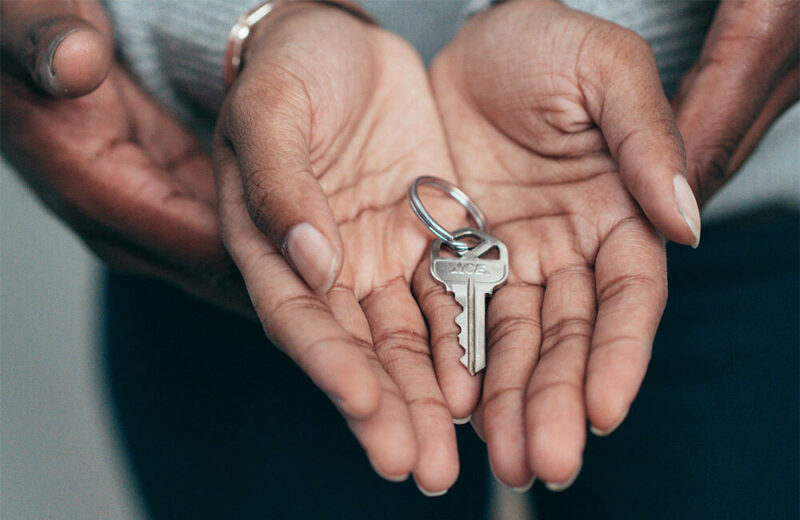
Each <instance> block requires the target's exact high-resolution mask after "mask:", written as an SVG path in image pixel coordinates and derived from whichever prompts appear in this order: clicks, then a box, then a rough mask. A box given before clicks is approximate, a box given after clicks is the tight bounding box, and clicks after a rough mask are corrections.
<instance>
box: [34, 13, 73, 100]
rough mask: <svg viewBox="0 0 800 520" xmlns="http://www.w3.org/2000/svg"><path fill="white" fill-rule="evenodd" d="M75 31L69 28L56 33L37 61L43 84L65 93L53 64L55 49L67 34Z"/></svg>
mask: <svg viewBox="0 0 800 520" xmlns="http://www.w3.org/2000/svg"><path fill="white" fill-rule="evenodd" d="M76 31H78V29H71V30H69V31H65V32H64V33H63V34H60V35H58V36H57V37H56V38H53V40H52V41H51V42H50V45H48V47H47V50H46V51H45V55H44V59H42V60H40V62H39V67H38V68H39V71H38V72H39V78H40V80H41V82H42V83H43V84H46V85H48V86H49V87H50V89H51V90H52V91H54V92H64V93H66V89H65V88H64V87H63V86H62V85H61V82H60V81H59V80H58V76H57V75H56V69H55V66H54V65H53V62H54V61H55V56H56V51H58V47H59V46H60V45H61V43H62V42H63V41H64V40H66V39H67V36H69V35H70V34H72V33H74V32H76Z"/></svg>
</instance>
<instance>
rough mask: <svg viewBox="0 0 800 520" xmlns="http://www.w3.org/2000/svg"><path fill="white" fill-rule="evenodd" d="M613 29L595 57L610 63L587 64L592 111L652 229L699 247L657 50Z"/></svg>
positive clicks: (696, 217) (697, 217)
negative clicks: (653, 51)
mask: <svg viewBox="0 0 800 520" xmlns="http://www.w3.org/2000/svg"><path fill="white" fill-rule="evenodd" d="M614 29H615V30H613V31H609V33H612V34H609V35H607V37H606V38H605V40H606V42H605V43H604V44H600V45H601V46H600V52H599V53H596V54H593V56H599V59H600V60H607V61H606V62H605V63H600V64H598V63H585V64H582V65H585V67H584V73H583V74H584V75H585V77H586V78H587V79H588V83H590V84H592V85H593V87H594V88H593V89H592V91H593V96H591V98H590V99H589V100H588V102H589V105H590V106H589V110H590V112H591V115H592V117H593V119H594V120H595V121H596V122H597V124H598V126H599V127H600V130H601V131H602V133H603V136H604V138H605V140H606V142H607V143H608V147H609V150H610V151H611V153H612V154H613V155H614V157H615V158H616V160H617V162H618V163H619V167H620V176H621V177H622V180H623V182H624V183H625V185H626V186H627V188H628V190H629V191H630V193H631V194H632V195H633V197H634V198H635V199H636V201H637V202H638V203H639V205H640V206H641V208H642V210H643V211H644V213H645V215H647V218H648V219H649V220H650V222H651V223H652V224H653V226H654V227H655V228H656V229H658V230H659V231H661V232H662V233H663V234H664V235H665V236H666V237H667V238H668V239H670V240H672V241H673V242H677V243H680V244H691V245H692V247H697V245H698V244H699V242H700V211H699V209H698V205H697V201H696V199H695V196H694V194H693V193H692V190H691V188H690V187H689V184H688V182H687V180H686V177H685V172H686V158H685V154H684V149H683V142H682V140H681V137H680V134H679V133H678V127H677V125H676V123H675V118H674V115H673V113H672V109H671V108H670V105H669V102H668V101H667V98H666V96H665V95H664V90H663V88H662V86H661V81H660V79H659V75H658V69H657V67H656V62H655V58H654V57H653V53H652V50H651V49H650V46H649V45H648V44H647V42H646V41H645V40H643V39H642V38H641V37H639V36H638V35H637V34H636V33H633V32H631V31H627V30H623V29H620V28H618V27H614ZM619 31H624V32H622V33H620V32H619ZM620 34H621V35H622V37H620ZM603 47H606V48H605V49H603ZM609 47H612V48H609ZM605 51H608V52H605ZM586 66H588V67H586Z"/></svg>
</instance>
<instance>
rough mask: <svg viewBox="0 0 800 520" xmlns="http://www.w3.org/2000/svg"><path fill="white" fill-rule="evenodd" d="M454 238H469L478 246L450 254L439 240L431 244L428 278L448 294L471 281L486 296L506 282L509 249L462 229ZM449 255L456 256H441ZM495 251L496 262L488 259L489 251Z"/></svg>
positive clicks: (478, 233) (486, 237)
mask: <svg viewBox="0 0 800 520" xmlns="http://www.w3.org/2000/svg"><path fill="white" fill-rule="evenodd" d="M453 235H454V236H455V237H456V238H457V239H458V240H462V239H464V238H468V237H471V238H473V239H478V242H477V243H476V244H475V245H474V246H472V247H471V248H470V249H467V250H464V251H452V250H450V248H449V247H447V246H446V244H445V243H444V242H443V241H442V240H441V239H436V240H434V242H433V244H431V274H432V275H433V277H434V278H435V279H437V280H439V281H440V282H441V283H443V284H444V285H445V287H447V290H448V291H450V292H454V291H453V287H454V286H455V285H459V284H466V283H467V280H469V279H470V278H471V279H472V280H473V281H474V282H475V283H476V284H479V285H481V286H482V289H483V290H485V292H486V293H487V294H491V292H492V290H493V289H494V288H496V287H498V286H499V285H501V284H503V283H504V282H505V281H506V279H507V278H508V249H507V248H506V245H505V244H504V243H503V242H502V241H500V240H498V239H497V238H495V237H493V236H492V235H490V234H488V233H485V232H483V231H480V230H477V229H472V228H464V229H460V230H458V231H456V232H455V233H453ZM443 247H444V248H446V249H445V251H450V252H451V253H454V254H455V255H456V256H447V255H443V254H442V253H443ZM493 250H494V251H497V258H491V257H490V256H489V255H490V254H491V252H492V251H493Z"/></svg>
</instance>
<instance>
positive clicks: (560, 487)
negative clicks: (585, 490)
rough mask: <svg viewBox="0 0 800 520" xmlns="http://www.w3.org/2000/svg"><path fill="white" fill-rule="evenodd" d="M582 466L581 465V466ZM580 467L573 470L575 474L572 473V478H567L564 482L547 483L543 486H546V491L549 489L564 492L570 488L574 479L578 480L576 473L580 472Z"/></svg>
mask: <svg viewBox="0 0 800 520" xmlns="http://www.w3.org/2000/svg"><path fill="white" fill-rule="evenodd" d="M582 465H583V463H581V466H582ZM581 466H578V469H577V470H575V473H573V474H572V476H571V477H569V478H568V479H567V480H565V481H564V482H548V483H547V484H545V485H546V486H547V489H549V490H550V491H564V490H565V489H567V488H568V487H570V486H571V485H572V483H573V482H575V479H576V478H578V473H580V472H581Z"/></svg>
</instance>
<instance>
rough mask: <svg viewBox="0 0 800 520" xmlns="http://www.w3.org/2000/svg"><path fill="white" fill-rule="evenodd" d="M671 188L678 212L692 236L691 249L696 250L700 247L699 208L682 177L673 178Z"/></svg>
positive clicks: (684, 178)
mask: <svg viewBox="0 0 800 520" xmlns="http://www.w3.org/2000/svg"><path fill="white" fill-rule="evenodd" d="M672 187H673V189H674V191H675V205H676V206H677V207H678V212H679V213H680V214H681V216H682V217H683V220H684V221H686V225H687V226H689V229H690V230H691V232H692V234H693V235H694V243H693V244H692V247H693V248H697V246H698V245H700V208H699V207H698V206H697V199H696V198H695V197H694V193H692V188H690V187H689V183H688V182H686V177H684V176H683V175H680V174H679V175H676V176H675V177H674V178H673V180H672Z"/></svg>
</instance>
